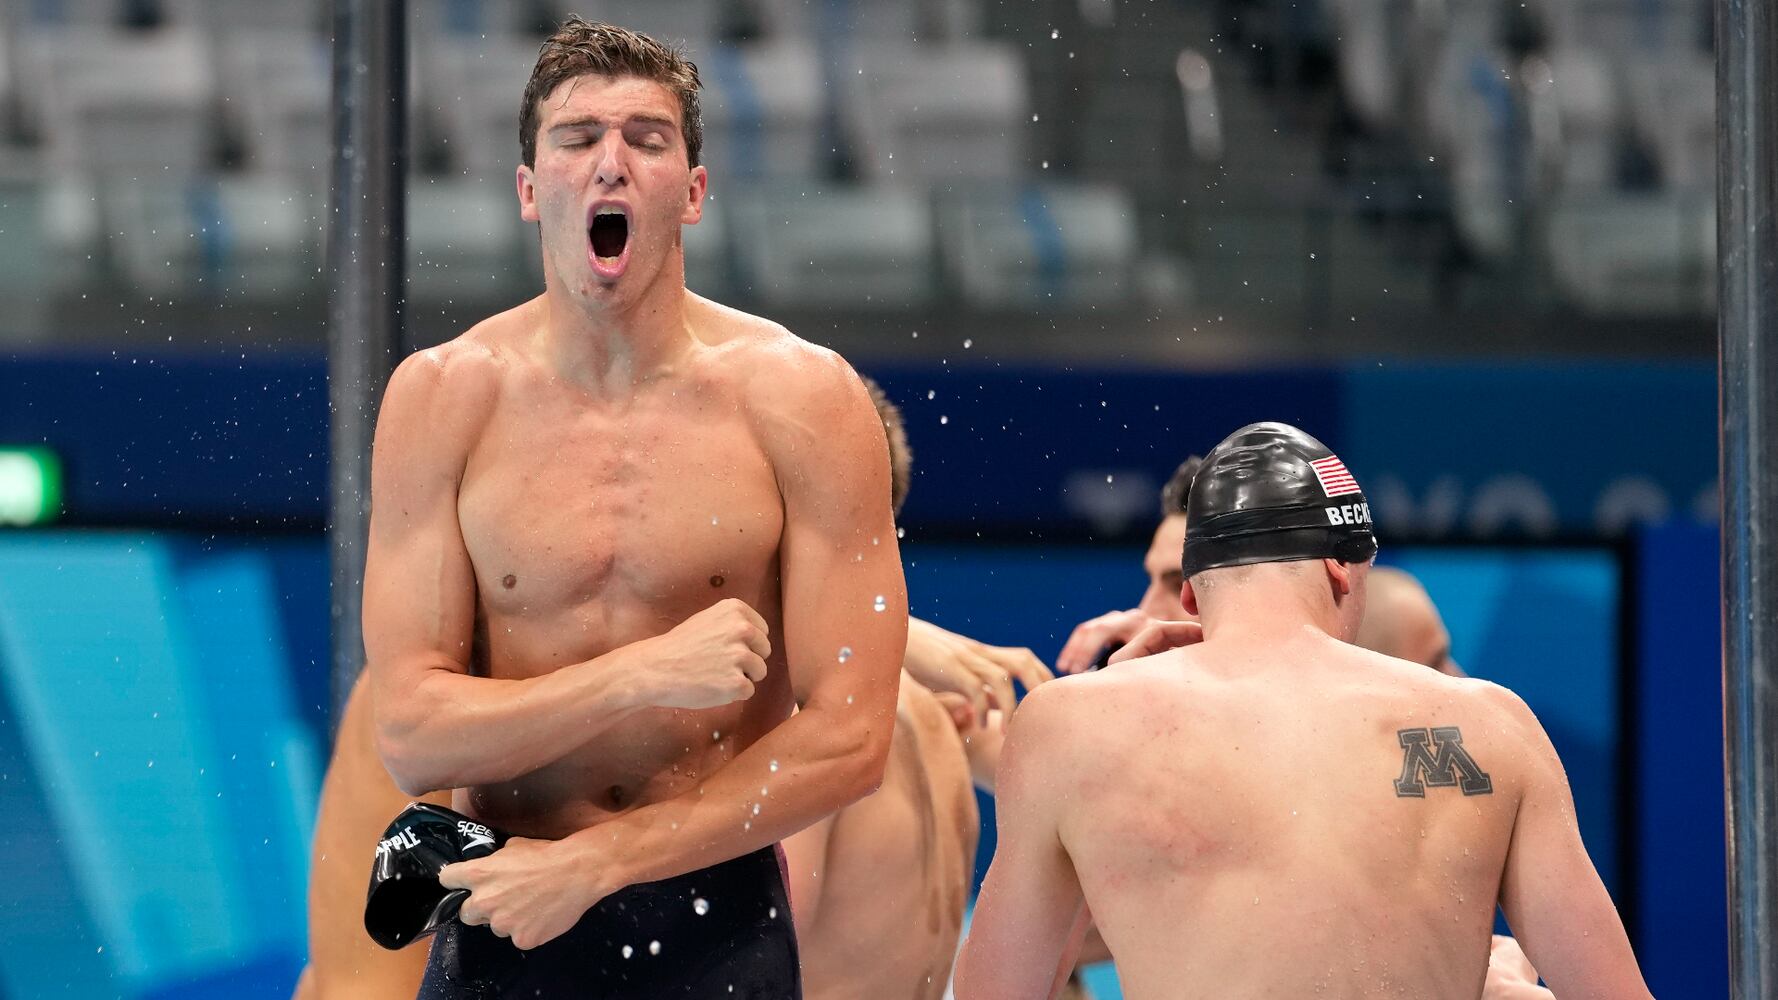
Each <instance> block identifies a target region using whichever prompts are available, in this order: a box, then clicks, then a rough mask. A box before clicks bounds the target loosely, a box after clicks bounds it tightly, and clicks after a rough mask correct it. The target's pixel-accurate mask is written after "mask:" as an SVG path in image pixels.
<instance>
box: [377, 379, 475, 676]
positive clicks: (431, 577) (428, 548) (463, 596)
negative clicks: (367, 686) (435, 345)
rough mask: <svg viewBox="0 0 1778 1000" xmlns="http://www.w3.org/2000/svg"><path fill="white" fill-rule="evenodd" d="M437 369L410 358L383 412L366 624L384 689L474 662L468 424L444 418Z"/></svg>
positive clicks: (464, 667)
mask: <svg viewBox="0 0 1778 1000" xmlns="http://www.w3.org/2000/svg"><path fill="white" fill-rule="evenodd" d="M438 369H439V366H438V365H437V364H435V363H433V362H431V361H429V360H425V359H421V357H420V356H419V355H416V356H414V357H410V358H409V359H408V360H407V361H405V362H403V363H402V365H401V367H400V368H398V369H397V370H396V373H395V375H394V376H393V377H392V378H391V379H390V383H389V390H388V392H387V394H386V395H385V397H384V402H383V408H382V410H381V412H380V413H379V415H378V418H377V431H376V441H375V444H374V446H373V450H372V453H371V484H370V489H371V519H370V532H369V545H368V547H367V550H366V554H365V568H364V621H363V626H364V642H365V652H366V656H367V666H368V667H369V669H370V671H371V678H372V684H373V685H374V686H375V688H376V690H377V691H379V692H383V691H387V690H389V689H390V688H391V687H402V686H407V685H410V684H412V683H415V682H417V680H418V679H419V677H420V676H421V675H423V674H424V673H426V672H428V671H432V670H438V669H444V670H450V671H453V672H458V673H462V672H467V670H468V662H469V642H470V639H471V633H472V629H473V627H474V615H475V575H474V569H473V567H472V565H471V563H470V560H469V554H468V551H467V549H466V547H465V545H464V542H463V535H462V529H461V527H460V525H459V524H458V521H457V487H458V484H459V481H460V479H461V473H462V462H463V458H462V456H463V453H464V452H463V447H462V442H461V433H460V431H461V430H462V423H461V419H460V418H456V419H453V418H449V417H447V416H445V413H446V411H448V410H449V409H451V406H450V403H449V400H448V399H447V398H446V397H447V396H448V395H449V393H448V391H447V389H448V387H447V386H446V385H445V384H444V379H443V378H442V377H441V375H440V372H439V370H438ZM377 700H378V702H379V703H380V702H382V701H383V699H381V698H379V699H377Z"/></svg>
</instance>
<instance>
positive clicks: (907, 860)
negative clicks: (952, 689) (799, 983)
mask: <svg viewBox="0 0 1778 1000" xmlns="http://www.w3.org/2000/svg"><path fill="white" fill-rule="evenodd" d="M979 830H980V827H979V819H978V817H977V815H976V806H975V792H974V788H973V786H972V784H971V782H970V776H969V764H968V761H967V759H966V758H965V756H964V752H963V740H962V737H960V736H958V735H957V727H956V724H955V723H954V722H952V720H951V716H950V714H949V713H948V712H947V711H946V710H945V709H944V707H943V706H942V705H940V704H939V701H938V699H937V698H935V697H933V695H932V693H931V692H930V691H928V690H926V689H925V688H923V687H921V686H920V685H919V684H918V683H917V682H915V681H913V680H912V679H910V678H909V677H908V676H907V675H906V674H903V675H902V683H901V691H900V696H899V698H898V703H897V706H896V720H895V738H894V740H893V742H892V743H891V744H890V748H889V762H888V765H887V766H886V767H885V769H884V772H883V784H882V786H881V787H880V788H879V789H878V790H877V791H876V792H875V793H874V794H872V795H870V796H867V797H866V798H863V799H860V800H859V801H858V802H855V803H853V804H852V805H850V806H848V807H847V808H845V809H844V810H842V811H841V812H840V814H839V816H838V817H837V818H836V819H835V820H834V826H833V831H832V833H831V834H830V836H829V838H828V846H827V861H826V870H825V871H823V872H822V873H821V876H820V878H818V879H817V880H816V883H817V884H818V885H819V891H820V893H821V901H820V909H819V911H818V916H817V918H816V920H815V921H814V925H813V927H812V928H810V930H809V931H808V932H807V933H805V934H802V935H801V937H800V940H799V946H800V949H801V952H802V960H803V986H804V991H805V995H806V996H808V997H809V998H810V1000H875V998H878V997H882V998H893V1000H922V998H930V1000H936V998H938V997H942V996H943V995H944V992H945V986H946V984H947V983H948V982H949V980H950V973H951V965H952V962H953V960H954V959H955V957H956V952H957V940H958V935H959V933H960V932H961V930H962V925H963V910H964V905H965V901H966V897H967V894H968V891H969V880H970V877H971V873H972V871H973V869H974V864H975V846H976V837H977V834H978V833H979ZM793 904H794V900H793Z"/></svg>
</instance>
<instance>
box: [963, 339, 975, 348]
mask: <svg viewBox="0 0 1778 1000" xmlns="http://www.w3.org/2000/svg"><path fill="white" fill-rule="evenodd" d="M974 346H975V341H973V340H970V339H969V338H967V337H965V338H964V339H963V349H964V350H966V351H967V350H969V349H970V348H971V347H974Z"/></svg>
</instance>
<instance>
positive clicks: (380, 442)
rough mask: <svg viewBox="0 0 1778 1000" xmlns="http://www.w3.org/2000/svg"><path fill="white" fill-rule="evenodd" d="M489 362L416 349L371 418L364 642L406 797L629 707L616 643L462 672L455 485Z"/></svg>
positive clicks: (468, 579) (463, 618)
mask: <svg viewBox="0 0 1778 1000" xmlns="http://www.w3.org/2000/svg"><path fill="white" fill-rule="evenodd" d="M493 363H494V362H493V361H492V360H491V359H487V358H478V357H464V356H461V355H457V356H449V357H447V356H445V355H444V354H442V353H441V352H440V351H439V350H438V349H434V350H433V351H426V352H422V353H420V354H415V355H413V356H411V357H409V358H408V359H407V360H406V361H404V362H403V363H402V365H401V367H400V368H399V369H397V370H396V372H395V375H394V377H393V378H392V379H391V380H390V382H389V390H388V393H387V394H386V395H385V397H384V400H383V408H382V412H381V413H380V414H379V416H378V418H377V435H376V445H375V449H374V451H373V453H372V462H371V497H372V511H371V523H370V547H369V551H368V553H367V555H366V560H365V569H364V645H365V652H366V654H367V667H368V669H369V671H370V676H371V685H372V691H373V695H374V703H375V705H376V727H377V748H378V750H379V752H380V753H381V755H382V758H383V762H384V763H385V765H386V766H387V767H388V768H389V773H390V774H391V775H392V776H394V778H395V781H396V784H398V785H400V786H401V789H402V791H404V792H406V793H408V794H410V795H420V794H424V793H426V792H431V791H436V790H439V789H446V788H457V787H462V786H465V785H473V784H479V783H484V782H491V781H504V780H508V779H511V778H515V777H518V776H519V775H522V774H526V773H528V772H530V771H534V770H536V769H537V768H539V767H542V766H544V765H545V764H549V763H551V762H553V761H555V760H558V759H560V758H561V757H563V756H565V755H566V754H568V753H569V752H571V751H573V750H574V749H576V748H578V747H579V746H581V745H582V744H584V743H586V742H587V741H588V740H590V739H592V738H593V737H595V736H597V735H598V734H599V733H600V732H602V731H604V730H605V729H607V728H609V727H610V726H611V725H612V724H614V723H615V722H617V721H618V720H619V719H621V718H623V717H624V716H625V715H626V714H628V712H629V711H630V710H632V709H633V708H634V707H635V706H634V704H633V701H634V699H633V698H632V696H631V691H630V686H629V684H628V682H627V681H626V680H625V678H626V677H627V676H628V675H629V674H630V671H627V670H624V669H612V668H611V667H610V665H609V664H607V663H605V662H604V661H605V660H607V659H609V658H615V657H619V656H621V655H623V654H624V650H618V651H617V652H615V653H612V654H609V655H608V656H607V657H600V658H599V659H596V660H592V661H589V662H587V663H583V664H577V665H575V666H572V667H567V668H564V669H562V670H557V671H554V672H552V673H549V674H545V675H543V676H541V677H537V678H534V679H531V680H494V679H490V678H485V677H471V676H469V659H470V643H471V642H472V641H473V636H472V630H473V628H474V621H475V602H476V580H475V569H474V567H473V566H472V565H471V564H470V560H469V553H468V551H467V549H466V547H465V545H464V542H463V536H462V532H461V529H460V528H459V526H458V522H457V490H458V487H459V485H460V484H461V482H462V476H463V466H464V462H465V460H466V457H467V456H468V454H469V449H470V447H471V445H472V444H473V442H474V440H475V436H476V434H477V433H478V432H479V430H480V427H481V425H482V424H483V422H484V421H485V420H486V414H487V411H488V409H489V408H490V406H491V405H492V403H491V394H492V392H493V391H494V385H493V378H494V376H493V375H492V374H491V373H490V372H488V371H487V370H486V368H487V366H488V365H491V364H493ZM478 367H479V369H480V370H477V369H478Z"/></svg>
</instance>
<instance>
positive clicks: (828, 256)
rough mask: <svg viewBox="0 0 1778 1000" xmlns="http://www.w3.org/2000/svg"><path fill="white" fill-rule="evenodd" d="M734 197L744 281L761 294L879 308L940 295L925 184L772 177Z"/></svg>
mask: <svg viewBox="0 0 1778 1000" xmlns="http://www.w3.org/2000/svg"><path fill="white" fill-rule="evenodd" d="M727 202H728V228H729V231H730V233H731V238H730V242H731V245H733V246H734V247H735V252H734V255H733V256H734V263H735V266H736V268H737V271H738V277H739V279H740V282H741V286H742V288H744V289H746V290H747V291H749V292H751V293H752V294H754V295H757V296H758V297H759V298H760V299H761V300H762V301H765V302H769V303H774V304H780V305H785V304H802V305H809V304H839V303H846V304H849V305H851V306H854V307H858V308H863V309H877V310H881V309H890V308H898V307H902V308H905V307H909V306H918V305H921V304H924V303H925V302H927V301H928V300H930V299H931V298H932V295H933V292H934V277H935V272H936V269H937V268H936V261H935V259H934V254H933V229H932V214H931V206H930V203H929V202H928V201H927V199H926V197H925V195H924V194H923V193H922V192H920V191H919V190H917V189H910V188H903V187H888V186H877V187H836V186H820V187H817V186H808V187H802V186H778V185H767V186H765V187H762V188H759V189H757V190H750V191H745V192H735V193H731V194H729V195H728V196H727Z"/></svg>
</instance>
